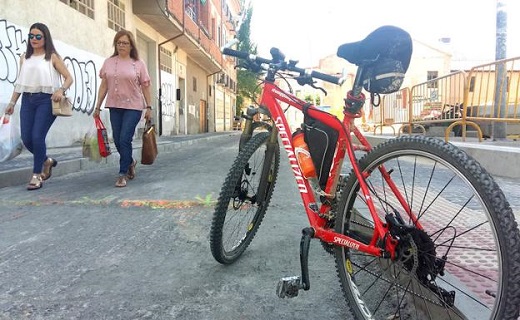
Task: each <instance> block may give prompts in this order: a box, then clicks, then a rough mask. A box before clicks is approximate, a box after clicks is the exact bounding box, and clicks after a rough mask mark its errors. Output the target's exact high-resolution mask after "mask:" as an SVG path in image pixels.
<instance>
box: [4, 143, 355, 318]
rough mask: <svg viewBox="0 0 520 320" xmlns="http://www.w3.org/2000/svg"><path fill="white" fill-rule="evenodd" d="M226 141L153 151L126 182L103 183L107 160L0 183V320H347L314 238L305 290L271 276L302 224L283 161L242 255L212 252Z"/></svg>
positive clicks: (287, 262) (291, 250)
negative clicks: (34, 186) (285, 292)
mask: <svg viewBox="0 0 520 320" xmlns="http://www.w3.org/2000/svg"><path fill="white" fill-rule="evenodd" d="M237 142H238V135H236V134H235V135H229V136H222V137H219V138H217V139H212V140H211V141H207V142H201V143H198V144H194V145H189V146H185V147H181V148H179V149H176V150H173V151H172V152H171V153H161V154H160V156H159V157H158V159H157V161H156V163H155V164H153V165H152V166H139V165H138V167H137V177H136V179H135V180H132V181H130V182H129V184H128V186H127V187H126V188H115V187H114V182H115V179H116V174H117V170H116V169H115V168H114V167H100V169H93V170H89V171H81V172H79V173H72V174H67V175H63V176H56V177H52V178H51V179H50V180H48V181H47V182H46V183H45V185H44V187H43V188H42V189H40V190H38V191H32V192H30V191H27V190H25V184H22V185H19V186H13V187H6V188H1V189H0V199H2V201H1V203H0V237H1V239H2V241H0V279H1V281H0V319H198V320H202V319H226V320H228V319H229V320H233V319H237V320H238V319H303V318H307V317H311V318H318V317H319V318H323V319H349V317H350V315H349V313H348V310H347V307H346V303H345V301H344V300H343V297H342V293H341V289H340V285H339V281H338V278H337V275H336V270H335V266H334V260H333V257H332V256H329V255H328V254H327V253H325V251H324V250H323V249H322V248H321V246H320V244H319V243H318V242H317V241H316V242H312V245H311V260H310V272H311V290H309V291H306V292H301V293H300V296H299V297H297V298H294V299H290V300H282V299H279V298H278V297H277V296H276V294H275V292H276V284H277V282H278V280H279V279H280V278H281V277H284V276H292V275H299V273H300V267H299V242H300V235H301V229H302V228H303V227H305V226H306V225H307V218H306V217H305V215H304V213H303V211H302V210H301V205H300V203H299V200H300V199H299V195H298V193H297V191H296V186H295V183H294V182H293V180H292V177H290V176H289V175H290V172H289V171H286V170H283V167H282V170H281V171H280V176H279V180H278V185H277V187H276V189H275V193H274V196H273V199H272V205H271V207H270V210H269V211H268V214H267V215H266V217H265V219H264V222H263V224H262V226H261V227H260V230H259V233H258V234H257V237H256V238H255V239H254V241H253V243H252V244H251V246H250V247H249V248H248V250H247V251H246V253H245V254H244V256H243V257H242V258H241V260H239V261H238V262H237V263H235V264H234V265H231V266H223V265H220V264H219V263H217V262H216V261H215V260H214V259H213V257H212V255H211V253H210V249H209V228H210V224H211V216H212V213H213V204H214V201H215V200H216V198H217V197H218V193H219V191H220V187H221V184H222V183H223V181H224V178H225V176H226V174H227V172H228V170H229V168H230V166H231V163H232V161H233V159H234V157H235V155H236V152H237ZM282 165H283V166H285V165H287V164H286V163H285V162H283V163H282Z"/></svg>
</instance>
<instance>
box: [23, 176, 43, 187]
mask: <svg viewBox="0 0 520 320" xmlns="http://www.w3.org/2000/svg"><path fill="white" fill-rule="evenodd" d="M42 185H43V182H42V176H41V174H33V176H32V178H31V181H29V184H28V185H27V190H36V189H40V188H41V187H42Z"/></svg>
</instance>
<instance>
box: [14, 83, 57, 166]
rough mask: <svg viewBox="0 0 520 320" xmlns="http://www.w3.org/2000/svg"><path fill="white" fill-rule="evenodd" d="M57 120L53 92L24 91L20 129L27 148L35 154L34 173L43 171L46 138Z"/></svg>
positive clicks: (45, 155)
mask: <svg viewBox="0 0 520 320" xmlns="http://www.w3.org/2000/svg"><path fill="white" fill-rule="evenodd" d="M54 120H56V116H53V115H52V101H51V94H47V93H24V94H23V95H22V106H21V108H20V131H21V135H22V141H23V144H24V145H25V147H26V148H27V150H29V152H31V153H32V154H33V156H34V157H33V173H41V172H42V167H43V163H44V162H45V160H47V145H46V144H45V138H46V137H47V133H48V132H49V129H50V128H51V126H52V124H53V123H54Z"/></svg>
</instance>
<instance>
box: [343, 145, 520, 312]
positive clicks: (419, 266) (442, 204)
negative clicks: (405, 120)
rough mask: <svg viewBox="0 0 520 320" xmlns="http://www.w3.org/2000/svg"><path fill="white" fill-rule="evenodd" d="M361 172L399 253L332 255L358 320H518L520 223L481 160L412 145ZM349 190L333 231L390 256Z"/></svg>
mask: <svg viewBox="0 0 520 320" xmlns="http://www.w3.org/2000/svg"><path fill="white" fill-rule="evenodd" d="M359 165H360V169H361V170H362V172H363V173H364V174H365V175H366V177H367V178H366V181H367V184H368V188H369V193H370V198H371V199H372V200H373V203H374V205H375V208H376V210H377V212H378V213H377V214H378V218H379V219H380V220H381V221H382V222H383V223H386V225H387V226H391V227H390V233H391V234H392V236H393V237H394V238H396V239H398V245H397V247H396V256H395V257H394V258H383V257H374V256H370V255H367V254H364V253H362V252H358V251H354V250H352V249H348V248H344V247H337V248H336V249H335V257H336V267H337V270H338V275H339V278H340V282H341V285H342V288H343V291H344V294H345V297H346V299H347V301H348V302H349V305H350V307H351V310H352V312H353V313H354V314H355V315H356V317H357V318H359V319H421V320H422V319H501V320H502V319H515V320H516V319H517V317H518V311H519V310H518V309H519V307H518V306H519V302H520V296H519V295H520V235H519V232H518V229H517V223H516V222H515V219H514V215H513V213H512V210H511V208H510V206H509V204H508V202H507V200H506V199H505V197H504V194H503V193H502V191H501V190H500V188H499V186H498V185H497V184H496V183H495V181H494V180H493V178H492V177H491V176H490V175H489V174H488V173H487V172H486V171H485V170H484V169H483V168H482V167H481V166H480V165H479V164H478V162H477V161H475V160H474V159H472V158H471V157H469V156H468V155H467V154H466V153H465V152H463V151H461V150H459V149H458V148H456V147H455V146H453V145H451V144H448V143H445V142H444V141H441V140H438V139H433V138H425V137H420V136H415V137H403V138H398V139H394V140H390V141H388V142H386V143H383V144H381V145H379V146H377V147H375V148H374V149H373V150H372V151H371V152H369V153H368V154H367V155H365V156H364V157H363V158H362V159H361V160H360V163H359ZM383 167H384V169H382V168H383ZM382 172H386V173H388V174H389V176H390V177H391V180H392V181H393V183H394V184H395V188H394V190H391V188H390V185H389V183H388V181H387V180H385V178H384V174H383V173H382ZM344 190H345V192H344V193H343V196H342V199H341V201H340V204H339V208H338V216H337V221H336V232H338V233H342V234H345V235H348V236H350V237H352V238H354V239H357V240H359V241H361V242H363V243H366V244H369V243H372V244H374V243H375V244H377V245H379V246H380V247H381V248H384V247H385V240H380V241H379V242H378V241H377V240H376V239H375V238H373V232H374V228H375V227H374V219H373V218H372V216H371V214H370V212H369V210H368V207H367V200H366V199H367V197H365V196H363V195H362V193H361V191H360V185H359V181H358V180H357V179H356V177H355V175H354V174H352V173H351V174H350V176H349V178H348V181H347V184H346V187H345V189H344ZM395 190H398V193H400V194H401V195H402V198H401V199H399V198H398V197H396V195H395V192H394V191H395ZM409 211H411V212H412V213H413V215H414V216H415V217H416V218H417V219H413V218H411V217H410V215H409V214H408V212H409ZM387 236H390V235H387Z"/></svg>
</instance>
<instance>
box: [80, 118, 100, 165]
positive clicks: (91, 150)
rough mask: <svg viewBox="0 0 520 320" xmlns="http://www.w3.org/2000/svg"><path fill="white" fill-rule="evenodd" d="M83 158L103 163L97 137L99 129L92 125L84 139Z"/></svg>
mask: <svg viewBox="0 0 520 320" xmlns="http://www.w3.org/2000/svg"><path fill="white" fill-rule="evenodd" d="M83 157H84V158H88V159H89V160H90V161H95V162H101V155H100V154H99V145H98V137H97V128H96V126H95V124H94V122H93V123H92V126H91V128H90V129H89V131H88V132H87V133H86V134H85V137H84V138H83Z"/></svg>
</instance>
